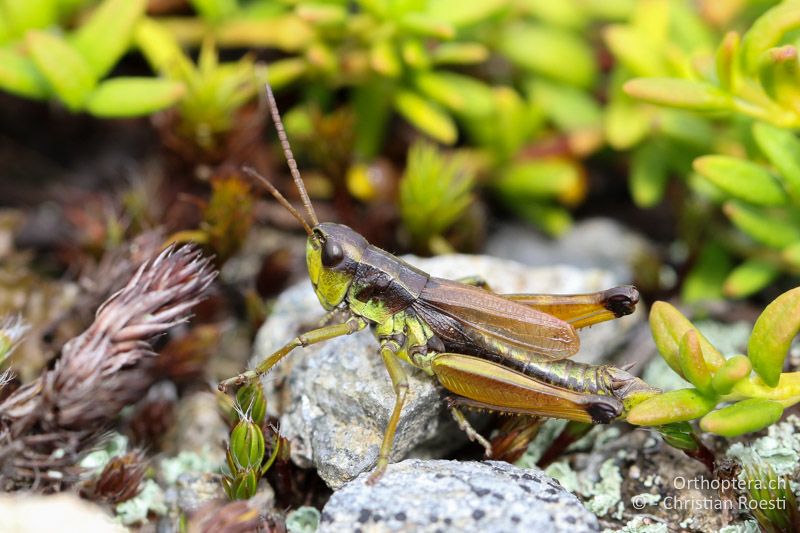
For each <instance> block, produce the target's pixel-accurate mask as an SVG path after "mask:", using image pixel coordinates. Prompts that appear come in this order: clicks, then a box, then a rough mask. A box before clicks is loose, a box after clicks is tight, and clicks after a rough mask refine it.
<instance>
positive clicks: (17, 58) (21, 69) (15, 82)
mask: <svg viewBox="0 0 800 533" xmlns="http://www.w3.org/2000/svg"><path fill="white" fill-rule="evenodd" d="M0 89H2V90H4V91H8V92H10V93H11V94H16V95H18V96H23V97H25V98H35V99H37V100H44V99H45V98H47V97H48V96H49V91H48V87H47V82H46V81H45V79H44V78H43V77H42V75H41V74H39V70H38V69H37V68H36V65H35V64H34V63H33V61H31V60H30V59H28V58H27V57H25V56H23V55H21V54H19V53H17V52H16V51H15V50H14V49H10V48H0Z"/></svg>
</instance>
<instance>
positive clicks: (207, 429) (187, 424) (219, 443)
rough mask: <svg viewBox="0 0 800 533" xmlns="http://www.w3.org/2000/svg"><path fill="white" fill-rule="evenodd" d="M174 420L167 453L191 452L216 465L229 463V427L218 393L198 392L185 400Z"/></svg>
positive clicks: (179, 405)
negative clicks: (227, 450) (220, 411)
mask: <svg viewBox="0 0 800 533" xmlns="http://www.w3.org/2000/svg"><path fill="white" fill-rule="evenodd" d="M173 420H174V423H173V424H172V426H171V430H170V432H169V433H168V435H167V438H166V440H165V443H164V450H165V452H166V453H168V454H170V455H178V454H179V453H181V452H189V453H193V454H197V455H200V456H202V457H204V458H205V459H206V460H207V461H209V462H211V463H212V464H215V465H222V464H223V463H224V462H225V443H226V442H227V440H228V425H227V423H226V422H225V420H223V419H222V416H220V413H219V404H218V402H217V399H216V396H214V393H212V392H208V391H198V392H194V393H191V394H189V395H188V396H186V397H184V398H182V399H181V400H180V402H179V403H178V405H177V408H176V409H175V415H174V418H173Z"/></svg>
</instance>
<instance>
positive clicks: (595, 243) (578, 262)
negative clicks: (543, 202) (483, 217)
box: [485, 218, 650, 282]
mask: <svg viewBox="0 0 800 533" xmlns="http://www.w3.org/2000/svg"><path fill="white" fill-rule="evenodd" d="M485 252H486V253H487V254H488V255H491V256H494V257H502V258H505V259H512V260H514V261H519V262H520V263H523V264H526V265H531V266H546V265H553V264H559V263H564V264H568V265H574V266H578V267H581V268H600V269H603V270H608V271H609V272H611V273H613V275H614V276H615V277H616V278H617V279H618V280H619V281H620V282H628V281H629V280H631V279H633V276H632V272H631V265H632V264H633V263H634V262H635V261H636V259H637V258H638V257H640V256H642V255H643V254H647V253H650V252H649V251H648V244H647V240H646V239H645V238H644V237H642V236H641V235H639V234H637V233H635V232H633V231H631V230H630V229H628V228H626V227H625V226H623V225H621V224H619V223H618V222H616V221H614V220H612V219H608V218H591V219H587V220H583V221H580V222H577V223H576V224H575V225H574V226H573V227H572V228H571V229H570V230H569V231H568V232H567V233H566V234H565V235H563V236H561V237H560V238H559V239H558V240H553V239H550V238H548V237H546V236H544V235H542V234H540V233H537V232H536V231H535V230H533V229H531V227H530V226H528V225H523V224H503V225H501V226H500V227H499V228H498V229H497V231H494V232H493V233H492V236H491V238H490V239H489V240H488V242H487V243H486V250H485Z"/></svg>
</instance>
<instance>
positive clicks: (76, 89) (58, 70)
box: [26, 31, 97, 111]
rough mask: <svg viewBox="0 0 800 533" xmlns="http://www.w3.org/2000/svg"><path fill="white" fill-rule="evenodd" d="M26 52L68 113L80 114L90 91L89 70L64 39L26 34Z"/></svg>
mask: <svg viewBox="0 0 800 533" xmlns="http://www.w3.org/2000/svg"><path fill="white" fill-rule="evenodd" d="M26 41H27V44H28V50H29V52H30V54H31V58H32V59H33V62H34V63H35V64H36V66H37V68H38V69H39V72H41V74H42V76H43V77H44V78H45V79H46V80H47V83H48V84H49V85H50V87H51V88H52V90H53V92H54V93H55V94H56V96H58V98H59V99H60V100H61V101H62V102H64V105H65V106H66V107H67V108H68V109H70V110H71V111H78V110H80V109H81V108H82V107H83V105H84V103H85V102H86V98H87V97H88V96H89V94H90V93H91V92H92V90H93V89H94V86H95V83H96V80H97V79H96V78H95V76H94V73H93V72H92V69H91V67H90V66H89V64H88V63H87V62H86V60H85V59H84V58H83V56H81V54H79V53H78V51H77V50H75V48H73V47H72V46H70V44H69V43H67V42H66V41H65V40H64V39H62V38H60V37H57V36H56V35H53V34H50V33H46V32H43V31H29V32H28V34H27V36H26Z"/></svg>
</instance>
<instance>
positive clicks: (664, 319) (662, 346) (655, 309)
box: [650, 301, 725, 376]
mask: <svg viewBox="0 0 800 533" xmlns="http://www.w3.org/2000/svg"><path fill="white" fill-rule="evenodd" d="M650 330H651V332H652V334H653V339H654V340H655V343H656V347H657V348H658V351H659V353H660V354H661V356H662V357H663V358H664V361H666V362H667V364H668V365H669V366H670V368H672V370H674V371H675V372H676V373H677V374H679V375H680V376H684V374H683V371H682V369H681V364H680V344H679V343H680V341H681V339H682V338H683V336H684V335H686V333H687V332H688V331H693V332H694V333H695V334H696V335H697V341H698V343H699V344H700V347H701V349H702V352H703V359H704V360H705V362H706V365H707V366H708V368H709V369H710V370H711V371H715V370H716V369H718V368H719V367H721V366H722V365H723V364H724V363H725V358H724V357H722V354H721V353H719V351H718V350H717V349H716V348H714V346H713V345H712V344H711V343H710V342H708V339H706V338H705V337H704V336H703V334H702V333H700V331H699V330H698V329H697V328H696V327H694V325H693V324H692V323H691V322H689V320H688V319H687V318H686V317H685V316H683V314H682V313H681V312H680V311H678V310H677V309H676V308H675V307H674V306H672V305H671V304H668V303H667V302H661V301H658V302H655V303H654V304H653V306H652V307H651V308H650Z"/></svg>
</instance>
